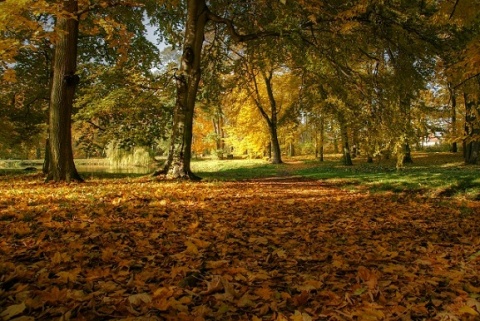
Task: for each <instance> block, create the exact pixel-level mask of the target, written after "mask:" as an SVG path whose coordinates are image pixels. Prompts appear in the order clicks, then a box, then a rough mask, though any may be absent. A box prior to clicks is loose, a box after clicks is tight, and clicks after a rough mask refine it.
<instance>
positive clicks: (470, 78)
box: [453, 72, 480, 89]
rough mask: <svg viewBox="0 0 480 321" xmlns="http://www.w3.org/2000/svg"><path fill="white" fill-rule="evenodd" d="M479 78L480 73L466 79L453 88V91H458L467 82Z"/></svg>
mask: <svg viewBox="0 0 480 321" xmlns="http://www.w3.org/2000/svg"><path fill="white" fill-rule="evenodd" d="M478 76H480V72H479V73H477V74H475V75H473V76H470V77H468V78H466V79H464V80H463V81H462V82H460V83H459V84H457V85H455V86H453V89H457V88H458V87H460V86H461V85H463V84H464V83H466V82H467V81H469V80H472V79H473V78H475V77H478Z"/></svg>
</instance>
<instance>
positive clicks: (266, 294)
mask: <svg viewBox="0 0 480 321" xmlns="http://www.w3.org/2000/svg"><path fill="white" fill-rule="evenodd" d="M255 294H256V295H258V296H259V297H261V298H262V299H264V300H268V299H270V298H271V297H272V294H273V291H272V290H271V289H270V288H265V287H264V288H260V289H256V290H255Z"/></svg>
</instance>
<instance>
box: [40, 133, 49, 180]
mask: <svg viewBox="0 0 480 321" xmlns="http://www.w3.org/2000/svg"><path fill="white" fill-rule="evenodd" d="M49 169H50V139H48V138H47V140H46V142H45V158H44V159H43V166H42V172H43V174H45V175H48V171H49Z"/></svg>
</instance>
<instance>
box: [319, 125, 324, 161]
mask: <svg viewBox="0 0 480 321" xmlns="http://www.w3.org/2000/svg"><path fill="white" fill-rule="evenodd" d="M324 156H325V119H324V118H323V116H322V117H321V118H320V159H319V160H320V161H321V162H323V161H324Z"/></svg>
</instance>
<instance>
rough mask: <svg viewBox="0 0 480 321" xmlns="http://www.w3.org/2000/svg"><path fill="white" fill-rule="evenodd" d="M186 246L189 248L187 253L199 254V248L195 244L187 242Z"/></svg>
mask: <svg viewBox="0 0 480 321" xmlns="http://www.w3.org/2000/svg"><path fill="white" fill-rule="evenodd" d="M185 245H186V246H187V249H186V250H185V252H187V253H191V254H198V247H197V246H196V245H195V244H193V243H192V242H191V241H185Z"/></svg>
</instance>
